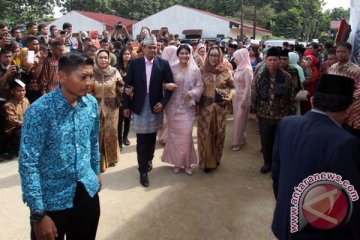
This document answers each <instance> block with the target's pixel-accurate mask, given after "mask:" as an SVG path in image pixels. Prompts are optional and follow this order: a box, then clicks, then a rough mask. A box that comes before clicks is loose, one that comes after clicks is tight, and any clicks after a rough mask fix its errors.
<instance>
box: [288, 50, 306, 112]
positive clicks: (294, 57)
mask: <svg viewBox="0 0 360 240" xmlns="http://www.w3.org/2000/svg"><path fill="white" fill-rule="evenodd" d="M299 60H300V58H299V55H298V54H297V53H295V52H289V65H290V66H292V67H294V68H295V69H296V70H297V72H298V73H299V79H300V82H301V86H303V84H304V82H305V73H304V69H303V68H302V67H301V66H300V65H299ZM295 104H296V115H301V107H300V101H299V100H297V101H295Z"/></svg>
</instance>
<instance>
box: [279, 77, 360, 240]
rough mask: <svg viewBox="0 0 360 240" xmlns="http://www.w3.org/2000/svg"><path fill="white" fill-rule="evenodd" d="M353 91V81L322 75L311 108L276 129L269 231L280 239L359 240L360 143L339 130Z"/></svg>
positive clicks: (287, 119) (285, 121)
mask: <svg viewBox="0 0 360 240" xmlns="http://www.w3.org/2000/svg"><path fill="white" fill-rule="evenodd" d="M353 91H354V80H353V79H351V78H347V77H342V76H335V75H327V74H326V75H324V76H323V78H322V79H321V81H320V82H319V86H318V90H317V92H316V94H315V96H314V97H313V98H312V99H311V102H312V105H313V109H312V110H311V111H310V112H308V113H307V114H305V115H304V116H291V117H285V118H283V119H282V120H281V122H280V124H279V126H278V130H277V134H276V140H275V144H274V150H273V164H272V178H273V187H274V193H275V198H276V208H275V213H274V219H273V224H272V230H273V232H274V234H275V235H276V237H278V238H279V239H281V240H288V239H304V240H311V239H333V240H335V239H336V240H338V239H339V240H340V239H347V240H348V239H360V228H359V226H358V224H359V222H360V204H359V200H358V198H359V195H358V193H357V191H359V190H360V142H359V141H358V139H356V137H354V136H352V135H351V134H349V133H348V132H347V131H345V130H344V129H343V128H342V124H343V123H344V122H345V118H346V109H347V108H348V107H349V106H350V104H351V103H352V96H353ZM350 185H351V187H349V186H350Z"/></svg>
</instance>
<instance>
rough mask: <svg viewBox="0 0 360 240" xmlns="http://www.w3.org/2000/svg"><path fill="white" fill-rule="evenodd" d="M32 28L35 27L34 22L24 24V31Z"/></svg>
mask: <svg viewBox="0 0 360 240" xmlns="http://www.w3.org/2000/svg"><path fill="white" fill-rule="evenodd" d="M32 26H36V23H34V22H29V23H28V24H26V29H29V28H31V27H32Z"/></svg>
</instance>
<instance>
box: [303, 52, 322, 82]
mask: <svg viewBox="0 0 360 240" xmlns="http://www.w3.org/2000/svg"><path fill="white" fill-rule="evenodd" d="M305 54H306V52H305ZM305 60H306V61H307V62H309V61H310V60H311V64H310V68H311V72H312V75H313V80H314V81H316V80H317V79H318V78H319V70H318V69H317V67H316V64H317V63H318V60H317V58H316V57H315V56H314V55H312V54H308V55H305Z"/></svg>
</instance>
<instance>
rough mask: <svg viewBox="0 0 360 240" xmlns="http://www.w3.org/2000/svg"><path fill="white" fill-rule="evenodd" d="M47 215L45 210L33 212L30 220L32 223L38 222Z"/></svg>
mask: <svg viewBox="0 0 360 240" xmlns="http://www.w3.org/2000/svg"><path fill="white" fill-rule="evenodd" d="M45 215H46V213H45V212H32V213H31V215H30V222H31V223H38V222H40V221H41V219H42V218H43V217H44V216H45Z"/></svg>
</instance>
